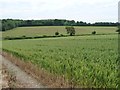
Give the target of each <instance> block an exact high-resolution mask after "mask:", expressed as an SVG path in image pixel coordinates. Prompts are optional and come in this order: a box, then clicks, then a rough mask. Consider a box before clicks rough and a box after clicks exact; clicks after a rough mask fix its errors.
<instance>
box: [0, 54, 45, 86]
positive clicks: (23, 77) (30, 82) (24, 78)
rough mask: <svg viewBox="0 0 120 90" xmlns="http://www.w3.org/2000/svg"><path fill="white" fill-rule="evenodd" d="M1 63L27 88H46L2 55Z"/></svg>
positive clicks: (0, 56) (0, 57)
mask: <svg viewBox="0 0 120 90" xmlns="http://www.w3.org/2000/svg"><path fill="white" fill-rule="evenodd" d="M1 59H2V60H1ZM0 62H2V64H3V65H5V67H6V68H7V70H8V71H10V72H12V74H13V75H14V76H16V79H17V81H19V82H21V83H22V84H23V85H24V86H25V88H44V86H43V85H41V84H40V83H39V82H38V81H37V80H36V79H34V78H33V77H31V76H30V75H28V74H27V73H26V72H24V71H23V70H21V69H20V68H19V67H18V66H16V65H15V64H13V63H11V62H10V61H9V60H7V59H6V58H5V57H3V56H2V55H0Z"/></svg>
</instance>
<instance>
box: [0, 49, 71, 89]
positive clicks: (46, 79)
mask: <svg viewBox="0 0 120 90" xmlns="http://www.w3.org/2000/svg"><path fill="white" fill-rule="evenodd" d="M2 56H4V57H5V58H7V59H8V60H10V61H11V62H12V63H14V64H15V65H16V66H18V67H19V68H21V69H22V70H23V71H25V72H26V73H28V74H29V75H31V76H32V77H34V78H35V79H37V80H38V81H39V82H41V83H42V84H43V85H45V86H47V87H48V88H70V87H72V86H71V85H70V83H69V82H68V80H65V78H64V76H56V75H53V74H50V73H48V72H47V71H46V70H44V69H41V68H38V67H37V66H35V65H33V64H32V63H31V62H25V61H23V60H20V59H19V58H18V57H16V56H15V55H13V54H11V53H8V52H5V51H3V52H2Z"/></svg>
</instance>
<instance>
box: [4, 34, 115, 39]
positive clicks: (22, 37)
mask: <svg viewBox="0 0 120 90" xmlns="http://www.w3.org/2000/svg"><path fill="white" fill-rule="evenodd" d="M114 34H116V33H109V34H95V35H114ZM73 36H93V35H92V34H80V35H73ZM73 36H72V37H73ZM56 37H59V38H60V37H71V36H70V35H57V36H46V35H43V36H33V37H27V36H21V37H4V38H2V40H21V39H38V38H56Z"/></svg>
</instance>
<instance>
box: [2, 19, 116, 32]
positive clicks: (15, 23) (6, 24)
mask: <svg viewBox="0 0 120 90" xmlns="http://www.w3.org/2000/svg"><path fill="white" fill-rule="evenodd" d="M0 21H1V23H2V25H0V26H2V28H0V31H6V30H10V29H13V28H16V27H23V26H117V25H118V23H109V22H106V23H105V22H98V23H94V24H91V23H86V22H82V21H80V22H79V21H77V22H75V21H74V20H64V19H63V20H62V19H48V20H19V19H2V20H0Z"/></svg>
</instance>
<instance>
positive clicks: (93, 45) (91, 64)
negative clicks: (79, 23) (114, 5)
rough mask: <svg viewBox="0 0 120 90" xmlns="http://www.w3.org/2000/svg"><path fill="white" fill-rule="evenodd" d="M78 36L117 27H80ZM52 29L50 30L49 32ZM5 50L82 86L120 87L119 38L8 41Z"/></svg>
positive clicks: (33, 30)
mask: <svg viewBox="0 0 120 90" xmlns="http://www.w3.org/2000/svg"><path fill="white" fill-rule="evenodd" d="M76 28H77V32H79V33H77V34H81V33H91V31H93V30H96V31H97V33H107V34H108V33H115V30H116V28H115V27H91V28H90V27H81V28H80V27H76ZM48 30H50V31H48ZM57 30H58V31H59V32H60V33H63V34H64V33H66V32H65V30H64V27H58V28H56V27H38V28H37V27H23V28H16V29H15V30H13V31H12V30H11V31H7V32H5V33H3V35H4V36H8V35H9V36H19V35H24V34H25V35H44V34H49V35H53V34H54V32H55V31H57ZM3 50H7V51H9V52H11V53H12V54H14V55H16V56H18V57H20V58H21V59H24V61H30V62H32V63H33V64H35V65H37V66H38V68H44V69H46V70H47V71H48V72H50V73H53V74H56V75H65V78H66V79H68V80H72V82H73V83H74V85H75V86H76V85H77V86H80V87H109V88H116V87H117V80H118V79H117V70H116V69H117V63H116V60H117V58H118V36H117V34H115V35H92V36H73V37H61V38H42V39H28V40H11V41H9V40H5V41H3Z"/></svg>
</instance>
